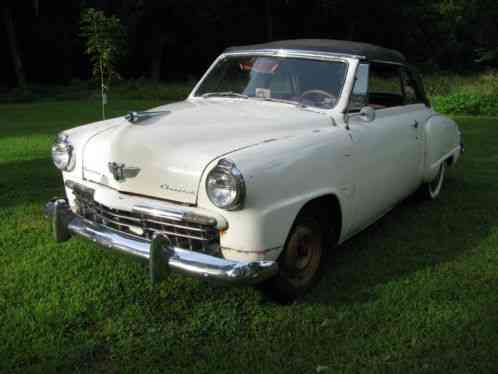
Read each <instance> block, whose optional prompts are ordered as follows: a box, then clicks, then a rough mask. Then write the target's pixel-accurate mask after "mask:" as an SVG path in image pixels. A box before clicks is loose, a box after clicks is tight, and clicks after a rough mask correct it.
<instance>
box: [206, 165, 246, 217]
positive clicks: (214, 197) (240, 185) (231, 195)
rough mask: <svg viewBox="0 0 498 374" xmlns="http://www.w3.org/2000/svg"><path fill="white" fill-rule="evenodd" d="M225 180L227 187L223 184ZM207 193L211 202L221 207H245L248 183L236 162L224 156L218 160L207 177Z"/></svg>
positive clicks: (230, 208)
mask: <svg viewBox="0 0 498 374" xmlns="http://www.w3.org/2000/svg"><path fill="white" fill-rule="evenodd" d="M220 182H222V183H220ZM223 182H225V183H224V185H225V187H223V186H222V184H223ZM206 193H207V196H208V198H209V200H210V201H211V203H213V204H214V205H215V206H216V207H218V208H220V209H224V210H239V209H242V208H243V206H244V201H245V197H246V184H245V181H244V177H243V176H242V173H241V172H240V170H239V169H238V168H237V166H236V165H235V163H234V162H232V161H230V160H227V159H224V158H223V159H221V160H219V161H218V164H217V165H216V166H215V167H214V168H213V169H211V171H210V172H209V173H208V175H207V177H206Z"/></svg>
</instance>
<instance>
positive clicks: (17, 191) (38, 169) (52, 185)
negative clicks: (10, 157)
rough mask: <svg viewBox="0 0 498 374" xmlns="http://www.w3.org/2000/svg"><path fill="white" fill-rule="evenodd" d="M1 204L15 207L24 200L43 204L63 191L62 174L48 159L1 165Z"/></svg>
mask: <svg viewBox="0 0 498 374" xmlns="http://www.w3.org/2000/svg"><path fill="white" fill-rule="evenodd" d="M0 167H1V171H2V176H1V178H0V207H2V208H14V207H16V206H18V205H22V204H25V203H26V202H37V201H39V202H40V204H44V203H45V202H46V201H47V200H48V199H50V198H52V197H54V196H61V195H63V194H64V189H63V184H62V177H61V176H60V173H58V171H57V170H56V169H55V167H54V166H53V165H52V161H51V160H50V159H49V158H37V159H33V160H19V161H13V162H7V163H2V164H0Z"/></svg>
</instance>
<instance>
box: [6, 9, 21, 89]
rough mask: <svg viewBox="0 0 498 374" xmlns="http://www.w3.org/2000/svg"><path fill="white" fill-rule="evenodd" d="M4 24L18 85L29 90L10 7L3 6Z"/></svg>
mask: <svg viewBox="0 0 498 374" xmlns="http://www.w3.org/2000/svg"><path fill="white" fill-rule="evenodd" d="M1 11H2V22H3V24H4V26H5V31H6V32H7V38H8V41H9V48H10V55H11V57H12V64H13V66H14V71H15V73H16V78H17V84H18V85H19V87H20V88H21V89H23V90H26V89H27V83H26V75H25V73H24V67H23V63H22V59H21V54H20V52H19V48H18V46H17V37H16V29H15V28H14V22H13V21H12V14H11V12H10V9H9V7H8V5H3V6H2V9H1Z"/></svg>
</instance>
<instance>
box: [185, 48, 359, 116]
mask: <svg viewBox="0 0 498 374" xmlns="http://www.w3.org/2000/svg"><path fill="white" fill-rule="evenodd" d="M238 56H254V57H265V56H270V57H279V58H299V59H305V60H315V61H325V62H340V63H344V64H345V65H346V70H345V74H344V78H343V82H342V85H341V88H340V90H339V96H338V100H337V101H336V103H335V104H334V106H333V107H331V108H321V107H318V106H313V105H306V106H304V107H306V108H310V109H315V110H318V111H320V112H330V111H333V110H336V109H337V108H338V107H339V104H342V102H343V100H344V93H345V92H347V91H345V90H346V89H347V87H346V86H348V79H349V76H350V71H351V70H350V67H351V65H352V62H353V61H358V59H361V56H353V55H343V54H338V53H327V52H304V51H298V50H287V49H265V50H261V49H260V50H248V51H241V52H227V53H222V54H221V55H220V56H218V58H217V59H216V60H215V61H214V62H213V63H212V64H211V66H210V67H209V69H208V70H207V71H206V73H205V74H204V75H203V76H202V78H201V79H200V80H199V82H197V84H196V85H195V87H194V88H193V89H192V92H191V93H190V95H189V96H188V98H187V99H188V100H191V99H193V100H204V98H203V97H202V95H197V91H198V90H199V88H200V87H201V86H202V84H203V83H204V81H205V80H206V78H207V77H208V76H209V74H210V73H211V72H212V70H213V69H214V68H215V67H216V66H217V64H218V63H219V62H220V61H221V60H223V59H225V58H227V57H238ZM346 96H348V95H346ZM216 99H225V100H226V99H232V100H233V99H234V98H233V97H218V96H216ZM249 99H251V100H255V101H263V102H265V101H266V102H270V101H271V102H279V101H277V100H275V101H273V100H263V99H261V98H256V97H250V98H249ZM281 102H282V103H283V104H286V105H289V104H290V105H295V106H303V105H302V104H300V103H299V102H294V101H289V102H286V101H283V100H282V101H281ZM341 106H344V105H343V104H342V105H341Z"/></svg>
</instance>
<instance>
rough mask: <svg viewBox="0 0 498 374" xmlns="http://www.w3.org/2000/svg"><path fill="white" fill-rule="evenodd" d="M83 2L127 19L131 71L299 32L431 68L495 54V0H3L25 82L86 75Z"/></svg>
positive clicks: (173, 67)
mask: <svg viewBox="0 0 498 374" xmlns="http://www.w3.org/2000/svg"><path fill="white" fill-rule="evenodd" d="M34 3H35V4H37V3H38V1H35V2H34ZM87 7H96V8H97V9H99V10H102V11H105V13H106V14H107V15H111V14H113V15H116V16H117V17H119V18H120V19H121V21H122V22H123V23H124V25H125V27H126V32H127V35H128V37H129V43H128V46H129V50H130V54H129V57H128V58H127V59H126V61H125V63H124V65H123V66H121V69H122V71H123V72H124V76H125V78H138V77H148V78H150V79H153V80H159V79H162V80H175V81H178V80H185V79H188V78H192V76H193V77H194V78H198V77H199V75H200V74H201V72H202V71H204V69H205V68H206V66H207V65H208V64H209V63H210V62H211V61H212V59H213V58H214V57H215V56H216V55H217V54H219V53H220V52H221V51H222V50H223V49H224V48H225V47H227V46H230V45H238V44H247V43H254V42H262V41H266V40H269V39H285V38H299V37H319V38H335V39H349V40H357V41H365V42H372V43H376V44H380V45H383V46H386V47H392V48H395V49H398V50H401V51H402V52H403V53H405V54H406V55H407V56H408V58H409V59H410V61H413V62H415V63H416V64H417V65H419V66H421V67H423V68H425V69H426V70H429V71H433V70H434V69H436V68H437V69H443V70H452V71H462V70H476V69H481V68H483V67H484V66H485V65H496V64H497V60H498V59H497V57H498V56H497V54H496V48H497V45H496V40H498V24H497V22H496V19H498V3H497V2H496V1H495V0H431V1H427V0H383V1H375V2H365V3H362V4H361V6H358V3H357V2H351V1H349V0H310V1H298V0H265V1H263V0H259V1H249V0H241V1H237V2H233V1H228V0H217V1H214V0H208V1H202V2H199V1H194V0H185V1H181V2H178V1H170V0H138V1H137V0H86V1H83V0H81V1H64V2H50V1H41V2H39V3H38V6H37V7H34V6H33V1H29V0H22V1H13V0H6V1H2V4H0V10H2V9H8V10H9V14H10V15H11V17H10V19H11V20H12V21H13V25H14V28H13V29H14V31H15V33H16V35H15V36H16V40H17V45H18V54H19V57H20V58H21V60H22V62H23V65H24V69H25V71H26V76H27V80H28V82H45V83H54V82H58V83H68V82H70V81H71V80H72V79H75V78H77V79H83V80H86V79H88V78H89V71H90V69H89V68H88V66H89V64H90V61H89V60H88V59H87V58H84V57H83V51H84V49H85V46H84V44H83V42H82V41H81V40H80V38H79V37H78V26H79V25H78V24H79V17H80V13H81V11H82V10H83V9H85V8H87ZM3 23H5V22H3ZM4 28H5V27H4V24H1V25H0V29H2V32H0V42H1V43H2V45H5V46H8V45H9V43H8V38H7V35H6V33H4V32H3V29H4ZM6 51H9V50H8V49H6ZM493 51H494V52H493ZM10 54H11V53H6V54H5V55H4V57H5V58H3V59H0V90H1V89H2V86H3V87H4V89H5V88H7V87H13V86H15V85H17V79H16V76H15V74H13V72H14V66H13V59H12V58H11V56H10Z"/></svg>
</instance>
